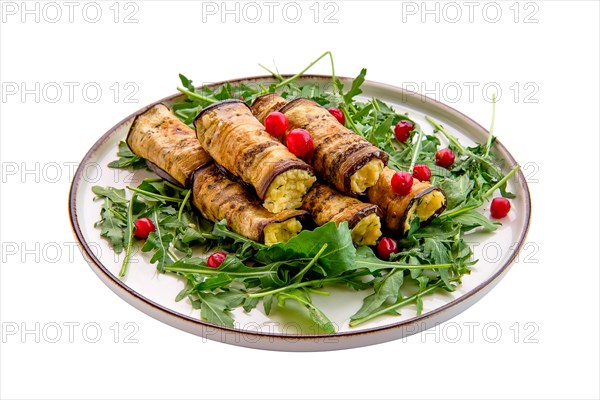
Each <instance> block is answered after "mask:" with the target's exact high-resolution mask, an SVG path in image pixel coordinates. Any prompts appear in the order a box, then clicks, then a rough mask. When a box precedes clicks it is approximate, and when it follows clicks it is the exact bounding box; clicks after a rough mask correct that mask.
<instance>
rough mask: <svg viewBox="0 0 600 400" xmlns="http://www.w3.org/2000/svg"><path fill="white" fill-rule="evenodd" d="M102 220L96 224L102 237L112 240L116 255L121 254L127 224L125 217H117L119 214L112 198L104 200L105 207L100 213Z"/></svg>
mask: <svg viewBox="0 0 600 400" xmlns="http://www.w3.org/2000/svg"><path fill="white" fill-rule="evenodd" d="M100 215H101V216H102V219H101V220H100V221H98V222H96V223H95V224H94V226H95V227H97V228H100V236H102V237H105V238H107V239H108V240H110V242H111V245H112V248H113V250H114V251H115V253H117V254H120V253H121V252H122V251H123V248H124V246H125V229H126V228H127V223H126V222H124V217H120V218H119V217H117V216H116V215H118V214H117V212H116V211H115V210H114V209H113V202H112V201H111V200H110V198H108V197H105V198H104V205H103V206H102V211H100Z"/></svg>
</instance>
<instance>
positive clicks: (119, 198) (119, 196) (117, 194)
mask: <svg viewBox="0 0 600 400" xmlns="http://www.w3.org/2000/svg"><path fill="white" fill-rule="evenodd" d="M92 192H94V194H96V195H98V196H100V197H105V198H107V199H109V200H110V201H111V202H113V203H116V204H127V203H128V202H129V200H128V199H127V197H126V195H125V189H115V188H114V187H110V186H107V187H103V186H92Z"/></svg>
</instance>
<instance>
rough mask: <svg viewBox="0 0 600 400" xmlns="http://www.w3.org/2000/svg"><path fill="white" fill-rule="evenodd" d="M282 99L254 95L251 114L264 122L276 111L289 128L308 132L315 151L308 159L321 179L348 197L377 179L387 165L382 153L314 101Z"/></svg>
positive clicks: (385, 156) (372, 183) (386, 158)
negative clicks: (283, 115) (280, 113)
mask: <svg viewBox="0 0 600 400" xmlns="http://www.w3.org/2000/svg"><path fill="white" fill-rule="evenodd" d="M266 96H268V97H266ZM285 101H286V100H285V99H283V98H282V97H280V96H279V95H276V94H269V95H265V96H261V97H258V98H257V99H256V100H255V101H254V103H253V104H252V107H253V109H254V114H255V115H256V116H258V117H262V118H263V120H262V121H261V122H264V118H266V116H267V115H269V113H270V112H272V111H279V112H282V113H283V114H285V116H286V117H287V119H288V121H289V128H288V129H289V130H291V129H294V128H303V129H306V130H307V131H308V132H310V134H311V136H312V138H313V141H314V144H315V150H314V153H313V155H312V156H311V158H310V160H309V161H310V164H311V165H312V166H313V167H314V169H315V171H316V173H317V175H318V176H319V177H320V178H321V179H322V180H324V181H325V182H328V183H330V184H331V185H333V186H334V187H335V188H336V189H337V190H339V191H340V192H342V193H344V194H347V195H352V196H358V195H361V194H364V192H365V190H366V189H368V188H369V187H371V186H373V185H374V184H375V183H376V182H377V179H378V178H379V174H380V173H381V171H382V169H383V167H384V166H385V165H386V164H387V160H388V156H387V154H385V152H383V151H382V150H381V149H379V148H377V147H376V146H373V145H372V144H371V143H369V141H367V140H366V139H365V138H363V137H362V136H360V135H359V134H357V133H355V132H353V131H351V130H350V129H348V128H346V127H345V126H344V125H342V124H340V123H339V122H338V120H337V119H336V118H335V117H334V116H333V115H331V114H330V113H329V111H327V110H326V109H325V108H323V107H321V106H320V105H319V104H317V103H316V102H314V101H312V100H310V99H305V98H298V99H295V100H292V101H290V102H289V103H285V105H283V106H281V104H283V102H285ZM269 107H270V108H269ZM259 120H260V119H259Z"/></svg>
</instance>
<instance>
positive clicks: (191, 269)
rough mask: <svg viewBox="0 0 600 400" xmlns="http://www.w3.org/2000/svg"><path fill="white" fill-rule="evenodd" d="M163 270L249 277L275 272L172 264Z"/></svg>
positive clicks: (273, 272)
mask: <svg viewBox="0 0 600 400" xmlns="http://www.w3.org/2000/svg"><path fill="white" fill-rule="evenodd" d="M165 270H166V271H169V272H179V273H183V274H201V275H219V274H222V273H223V272H225V273H226V274H227V275H229V276H232V277H238V278H241V277H249V276H266V275H272V274H275V273H276V272H277V271H271V270H269V271H256V272H229V271H222V270H220V269H215V268H209V267H202V266H194V267H191V266H190V267H176V266H173V265H166V266H165Z"/></svg>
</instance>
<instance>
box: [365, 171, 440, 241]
mask: <svg viewBox="0 0 600 400" xmlns="http://www.w3.org/2000/svg"><path fill="white" fill-rule="evenodd" d="M395 174H396V171H394V170H393V169H390V168H387V167H385V168H384V169H383V171H382V172H381V174H380V175H379V180H378V181H377V183H376V184H375V186H373V187H371V188H369V190H367V198H368V199H369V201H370V202H371V203H373V204H377V205H378V206H379V207H381V209H382V211H383V215H384V217H383V223H384V226H385V227H386V228H387V229H389V230H390V231H392V232H399V233H400V234H401V235H405V234H406V233H407V232H408V231H409V230H410V227H411V224H412V222H413V220H414V219H415V218H418V219H419V221H420V222H421V223H422V224H424V223H428V222H429V221H431V220H432V219H433V218H435V217H437V216H438V215H440V214H441V213H442V212H443V211H444V210H445V209H446V196H444V193H443V192H442V191H441V190H440V189H439V188H437V187H435V186H433V185H431V183H429V182H421V181H419V180H417V179H414V180H413V184H412V187H411V189H410V192H409V193H408V194H407V195H406V196H399V195H398V194H396V193H395V192H394V189H393V185H392V179H393V177H394V175H395Z"/></svg>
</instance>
